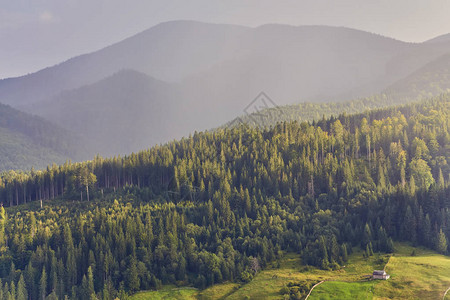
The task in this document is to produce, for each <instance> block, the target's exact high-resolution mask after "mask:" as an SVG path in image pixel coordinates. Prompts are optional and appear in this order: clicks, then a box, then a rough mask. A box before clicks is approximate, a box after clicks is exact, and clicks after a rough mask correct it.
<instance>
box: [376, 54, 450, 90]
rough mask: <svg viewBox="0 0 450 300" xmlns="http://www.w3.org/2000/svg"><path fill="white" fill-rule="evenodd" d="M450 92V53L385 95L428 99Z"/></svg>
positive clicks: (404, 79)
mask: <svg viewBox="0 0 450 300" xmlns="http://www.w3.org/2000/svg"><path fill="white" fill-rule="evenodd" d="M449 91H450V53H447V54H445V55H443V56H441V57H439V58H437V59H435V60H433V61H432V62H429V63H428V64H426V65H425V66H423V67H422V68H420V69H419V70H417V71H415V72H414V73H412V74H410V75H409V76H407V77H406V78H403V79H401V80H399V81H397V82H395V83H394V84H393V85H391V86H389V87H388V88H387V89H386V90H385V91H384V93H386V94H388V95H389V96H391V97H396V98H426V97H431V96H435V95H439V94H442V93H446V92H449Z"/></svg>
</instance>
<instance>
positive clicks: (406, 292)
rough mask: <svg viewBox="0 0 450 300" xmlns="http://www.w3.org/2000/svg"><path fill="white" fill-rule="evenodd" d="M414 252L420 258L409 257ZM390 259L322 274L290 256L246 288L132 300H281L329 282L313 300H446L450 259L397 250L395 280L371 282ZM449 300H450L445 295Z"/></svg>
mask: <svg viewBox="0 0 450 300" xmlns="http://www.w3.org/2000/svg"><path fill="white" fill-rule="evenodd" d="M413 250H415V253H416V256H411V253H412V252H413ZM387 259H388V256H387V255H377V254H375V255H374V256H373V257H370V258H368V259H365V258H363V256H362V252H360V251H357V252H355V253H353V254H352V255H350V257H349V261H348V262H347V264H346V266H345V267H343V268H342V269H340V270H336V271H324V270H319V269H316V268H311V267H305V266H302V264H301V260H300V257H299V255H298V254H293V253H289V254H286V255H285V256H284V258H283V259H282V260H281V261H280V268H271V267H269V268H266V269H265V270H263V271H261V272H259V273H258V274H257V275H256V276H255V278H254V279H253V280H252V281H251V282H249V283H247V284H242V285H241V284H237V283H231V282H229V283H222V284H217V285H214V286H212V287H209V288H207V289H205V290H203V291H199V290H197V289H195V288H177V287H174V286H168V287H165V288H164V289H162V290H159V291H151V292H141V293H138V294H135V295H133V296H132V297H131V299H132V300H144V299H157V300H158V299H200V300H219V299H229V300H234V299H283V295H281V294H280V290H281V289H282V288H283V287H285V286H287V285H288V284H289V283H300V282H306V281H311V282H312V281H314V282H316V281H321V280H329V281H326V282H324V283H322V284H321V285H319V286H317V287H316V288H315V289H314V290H313V292H312V293H311V296H310V297H309V300H317V299H321V300H322V299H377V300H379V299H438V300H439V299H442V297H443V295H444V292H445V290H446V289H447V288H448V287H450V257H446V256H443V255H438V254H436V253H434V252H432V251H430V250H427V249H424V248H413V247H410V246H408V245H405V244H396V253H395V255H393V256H392V257H391V258H390V260H389V263H388V264H387V266H386V271H387V272H388V273H389V274H390V275H391V279H389V280H387V281H383V280H376V281H368V280H367V277H368V276H369V275H371V274H372V272H373V270H375V269H383V267H384V265H385V263H386V261H387ZM446 300H450V295H447V297H446Z"/></svg>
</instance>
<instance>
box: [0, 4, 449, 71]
mask: <svg viewBox="0 0 450 300" xmlns="http://www.w3.org/2000/svg"><path fill="white" fill-rule="evenodd" d="M448 12H450V1H448V0H436V1H425V0H422V1H418V0H396V1H392V0H390V1H389V0H339V1H336V0H272V1H268V0H190V1H187V0H158V1H156V0H130V1H125V0H33V1H30V0H0V45H1V46H0V78H5V77H12V76H19V75H23V74H26V73H30V72H34V71H36V70H39V69H41V68H44V67H47V66H51V65H54V64H56V63H59V62H61V61H63V60H66V59H68V58H70V57H73V56H76V55H79V54H82V53H86V52H91V51H94V50H97V49H100V48H102V47H104V46H107V45H109V44H112V43H114V42H117V41H120V40H122V39H124V38H126V37H129V36H131V35H133V34H136V33H138V32H140V31H143V30H145V29H147V28H149V27H151V26H153V25H156V24H158V23H160V22H164V21H170V20H178V19H184V20H186V19H189V20H198V21H204V22H213V23H230V24H241V25H247V26H252V27H254V26H258V25H261V24H267V23H283V24H291V25H312V24H314V25H334V26H346V27H352V28H357V29H361V30H366V31H370V32H375V33H379V34H382V35H385V36H390V37H394V38H396V39H400V40H403V41H411V42H421V41H424V40H427V39H430V38H432V37H435V36H437V35H441V34H445V33H448V32H450V18H448Z"/></svg>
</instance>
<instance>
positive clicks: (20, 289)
mask: <svg viewBox="0 0 450 300" xmlns="http://www.w3.org/2000/svg"><path fill="white" fill-rule="evenodd" d="M17 300H28V292H27V287H26V284H25V280H24V278H23V275H22V274H21V275H20V278H19V282H18V283H17Z"/></svg>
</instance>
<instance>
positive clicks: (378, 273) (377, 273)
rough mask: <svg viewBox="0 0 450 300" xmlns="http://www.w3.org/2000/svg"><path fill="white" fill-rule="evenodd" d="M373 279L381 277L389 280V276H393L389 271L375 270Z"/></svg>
mask: <svg viewBox="0 0 450 300" xmlns="http://www.w3.org/2000/svg"><path fill="white" fill-rule="evenodd" d="M372 276H373V279H381V280H387V279H389V277H391V276H390V275H389V274H388V273H386V271H384V270H381V271H377V270H375V271H373V274H372Z"/></svg>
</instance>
